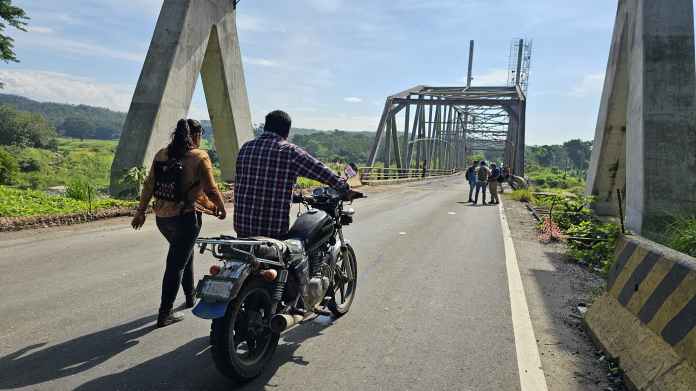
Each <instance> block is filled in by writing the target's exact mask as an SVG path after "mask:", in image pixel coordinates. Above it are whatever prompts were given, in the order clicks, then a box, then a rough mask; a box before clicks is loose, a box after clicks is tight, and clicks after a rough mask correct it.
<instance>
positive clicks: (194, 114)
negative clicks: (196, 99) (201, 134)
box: [187, 103, 210, 120]
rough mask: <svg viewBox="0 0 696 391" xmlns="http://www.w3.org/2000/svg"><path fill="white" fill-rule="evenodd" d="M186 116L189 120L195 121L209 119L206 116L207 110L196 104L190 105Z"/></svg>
mask: <svg viewBox="0 0 696 391" xmlns="http://www.w3.org/2000/svg"><path fill="white" fill-rule="evenodd" d="M187 116H188V117H189V118H195V119H197V120H207V119H210V115H209V114H208V108H207V107H204V106H201V105H199V104H196V103H193V104H191V107H190V108H189V111H188V115H187Z"/></svg>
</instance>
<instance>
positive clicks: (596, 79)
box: [570, 72, 604, 98]
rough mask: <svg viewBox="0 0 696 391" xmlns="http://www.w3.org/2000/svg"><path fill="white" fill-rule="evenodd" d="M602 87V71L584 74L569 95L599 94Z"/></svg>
mask: <svg viewBox="0 0 696 391" xmlns="http://www.w3.org/2000/svg"><path fill="white" fill-rule="evenodd" d="M602 88H604V72H597V73H590V74H587V75H585V76H584V77H583V78H582V80H580V81H579V82H578V83H577V84H576V85H575V87H573V89H572V90H571V92H570V95H571V96H575V97H578V98H582V97H585V96H588V95H595V94H601V93H602Z"/></svg>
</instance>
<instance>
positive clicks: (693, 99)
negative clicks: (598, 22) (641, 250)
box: [588, 0, 696, 239]
mask: <svg viewBox="0 0 696 391" xmlns="http://www.w3.org/2000/svg"><path fill="white" fill-rule="evenodd" d="M695 173H696V69H695V65H694V13H693V0H619V8H618V12H617V18H616V25H615V27H614V36H613V41H612V45H611V53H610V55H609V63H608V66H607V73H606V79H605V82H604V92H603V94H602V101H601V106H600V111H599V118H598V120H597V129H596V134H595V143H594V149H593V152H592V162H591V165H590V171H589V175H588V193H590V194H592V195H594V196H596V197H597V202H596V205H595V209H596V211H597V212H598V213H599V214H601V215H611V216H618V215H619V209H618V202H617V197H616V191H617V189H619V190H622V191H623V192H624V194H625V195H626V197H625V198H626V201H625V210H626V226H627V228H629V229H630V230H632V231H634V232H636V233H639V234H643V235H645V236H648V237H653V238H657V239H659V238H660V236H661V234H662V233H663V232H664V228H665V224H666V223H668V222H669V221H670V218H671V217H672V216H675V215H679V214H696V175H695Z"/></svg>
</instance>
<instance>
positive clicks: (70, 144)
mask: <svg viewBox="0 0 696 391" xmlns="http://www.w3.org/2000/svg"><path fill="white" fill-rule="evenodd" d="M116 145H117V142H116V141H102V140H84V141H80V140H77V139H65V138H61V139H58V150H57V151H49V150H47V149H37V148H22V149H18V148H13V147H9V148H8V150H9V151H10V152H11V153H13V154H14V155H15V156H16V157H17V159H18V160H19V162H20V167H22V169H21V172H20V174H19V177H18V178H17V181H16V182H17V183H16V185H17V187H19V188H23V189H34V190H45V189H47V188H49V187H52V186H59V185H69V184H70V183H72V182H74V181H76V180H83V181H84V180H86V181H88V182H89V183H91V184H92V185H93V186H95V187H96V188H97V189H100V190H106V189H107V188H108V186H109V175H110V170H111V162H112V161H113V159H114V153H115V151H116Z"/></svg>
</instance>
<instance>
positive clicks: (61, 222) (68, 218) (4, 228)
mask: <svg viewBox="0 0 696 391" xmlns="http://www.w3.org/2000/svg"><path fill="white" fill-rule="evenodd" d="M222 198H223V199H224V201H225V202H226V203H227V202H232V201H233V200H234V193H233V192H232V191H227V192H223V193H222ZM147 213H148V214H149V213H152V208H148V210H147ZM134 214H135V207H132V208H130V207H127V208H126V207H124V208H111V209H103V210H100V211H97V212H95V213H70V214H64V215H54V216H28V217H0V232H17V231H23V230H28V229H38V228H50V227H65V226H69V225H76V224H84V223H90V222H93V221H99V220H107V219H114V218H118V217H126V216H133V215H134Z"/></svg>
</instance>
